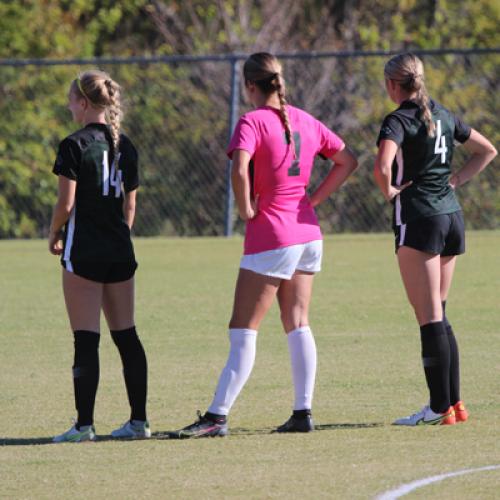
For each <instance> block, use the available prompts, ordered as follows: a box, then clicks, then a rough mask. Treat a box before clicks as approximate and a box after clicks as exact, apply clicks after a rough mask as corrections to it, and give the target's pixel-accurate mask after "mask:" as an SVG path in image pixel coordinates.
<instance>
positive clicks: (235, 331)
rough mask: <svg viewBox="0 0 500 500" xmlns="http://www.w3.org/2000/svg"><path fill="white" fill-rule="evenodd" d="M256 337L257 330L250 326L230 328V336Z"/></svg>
mask: <svg viewBox="0 0 500 500" xmlns="http://www.w3.org/2000/svg"><path fill="white" fill-rule="evenodd" d="M243 336H249V337H256V336H257V330H251V329H250V328H230V329H229V338H231V337H243Z"/></svg>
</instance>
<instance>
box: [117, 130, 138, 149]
mask: <svg viewBox="0 0 500 500" xmlns="http://www.w3.org/2000/svg"><path fill="white" fill-rule="evenodd" d="M120 150H122V151H130V150H132V151H137V149H136V147H135V146H134V143H133V142H132V141H131V140H130V138H129V137H128V136H127V135H125V134H123V133H122V134H120Z"/></svg>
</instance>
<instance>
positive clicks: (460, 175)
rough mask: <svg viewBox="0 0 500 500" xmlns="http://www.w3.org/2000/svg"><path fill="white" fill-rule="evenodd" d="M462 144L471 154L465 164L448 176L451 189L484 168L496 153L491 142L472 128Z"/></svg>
mask: <svg viewBox="0 0 500 500" xmlns="http://www.w3.org/2000/svg"><path fill="white" fill-rule="evenodd" d="M464 146H465V148H466V149H467V151H469V152H470V153H472V155H471V156H470V158H469V159H468V160H467V162H466V163H465V165H464V166H463V167H462V168H461V169H460V170H459V171H458V172H455V173H454V174H453V175H452V176H451V177H450V186H451V187H452V188H453V189H455V188H457V187H460V186H461V185H462V184H465V183H466V182H467V181H469V180H470V179H472V177H474V176H475V175H476V174H478V173H479V172H481V170H484V168H485V167H486V165H488V163H490V162H491V160H493V158H495V156H496V155H497V154H498V153H497V150H496V149H495V147H494V146H493V144H491V142H490V141H488V139H486V137H484V136H483V135H481V134H480V133H479V132H478V131H477V130H474V129H472V131H471V133H470V137H469V138H468V139H467V140H466V141H465V142H464Z"/></svg>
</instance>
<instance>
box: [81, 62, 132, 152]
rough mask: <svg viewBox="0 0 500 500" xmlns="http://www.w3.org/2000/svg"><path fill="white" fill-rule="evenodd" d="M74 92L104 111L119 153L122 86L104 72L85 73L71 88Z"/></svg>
mask: <svg viewBox="0 0 500 500" xmlns="http://www.w3.org/2000/svg"><path fill="white" fill-rule="evenodd" d="M71 89H72V91H73V92H75V93H76V94H77V95H79V96H80V97H82V98H83V99H86V100H87V101H89V103H90V104H91V105H92V106H94V107H95V108H101V109H104V110H105V112H106V120H107V121H108V123H109V126H110V129H111V138H112V140H113V149H114V151H115V152H116V151H118V147H119V143H120V124H121V120H122V117H123V112H122V108H121V101H120V86H119V85H118V84H117V83H116V82H115V81H114V80H112V79H111V78H110V76H109V75H108V74H107V73H105V72H104V71H99V70H90V71H85V72H84V73H82V74H81V75H79V76H78V78H76V79H75V80H74V81H73V83H72V86H71Z"/></svg>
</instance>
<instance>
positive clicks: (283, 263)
mask: <svg viewBox="0 0 500 500" xmlns="http://www.w3.org/2000/svg"><path fill="white" fill-rule="evenodd" d="M322 256H323V240H312V241H309V242H307V243H299V244H296V245H289V246H286V247H281V248H276V249H274V250H267V251H265V252H258V253H255V254H245V255H243V256H242V257H241V260H240V268H241V269H246V270H248V271H252V272H254V273H257V274H261V275H263V276H269V277H272V278H279V279H285V280H291V279H292V276H293V275H294V273H295V272H296V271H302V272H307V273H312V274H315V273H317V272H319V271H320V270H321V260H322Z"/></svg>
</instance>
